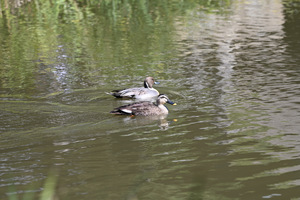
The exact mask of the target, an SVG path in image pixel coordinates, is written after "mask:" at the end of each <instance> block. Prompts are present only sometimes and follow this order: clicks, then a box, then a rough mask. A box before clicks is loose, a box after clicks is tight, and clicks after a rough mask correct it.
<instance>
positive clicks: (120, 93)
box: [110, 88, 146, 98]
mask: <svg viewBox="0 0 300 200" xmlns="http://www.w3.org/2000/svg"><path fill="white" fill-rule="evenodd" d="M110 94H111V95H113V96H115V97H117V98H124V97H125V98H126V97H127V98H135V97H136V96H139V95H143V94H146V91H145V88H129V89H124V90H114V91H112V92H111V93H110Z"/></svg>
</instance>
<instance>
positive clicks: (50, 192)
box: [8, 173, 57, 200]
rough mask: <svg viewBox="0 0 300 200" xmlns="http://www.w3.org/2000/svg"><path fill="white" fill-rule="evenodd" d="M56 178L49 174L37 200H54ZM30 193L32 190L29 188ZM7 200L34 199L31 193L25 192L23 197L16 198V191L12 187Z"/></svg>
mask: <svg viewBox="0 0 300 200" xmlns="http://www.w3.org/2000/svg"><path fill="white" fill-rule="evenodd" d="M56 179H57V178H56V176H55V175H54V174H52V173H51V174H50V175H49V176H48V177H47V179H46V180H45V183H44V187H43V191H42V193H41V195H40V198H39V200H54V199H55V187H56V184H57V180H56ZM30 190H31V191H32V188H30ZM8 197H9V200H18V199H22V200H32V199H35V198H34V193H33V192H27V193H25V195H24V196H23V198H18V195H17V192H16V189H15V188H14V187H12V188H11V191H10V194H8Z"/></svg>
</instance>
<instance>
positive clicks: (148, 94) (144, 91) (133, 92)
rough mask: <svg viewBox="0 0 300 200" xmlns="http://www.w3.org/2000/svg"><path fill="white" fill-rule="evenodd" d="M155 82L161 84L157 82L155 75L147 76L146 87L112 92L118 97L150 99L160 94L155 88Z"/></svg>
mask: <svg viewBox="0 0 300 200" xmlns="http://www.w3.org/2000/svg"><path fill="white" fill-rule="evenodd" d="M154 84H159V82H155V81H154V78H153V77H147V78H146V79H145V81H144V87H140V88H128V89H123V90H113V91H112V92H111V93H110V94H111V95H113V96H114V97H117V98H134V99H138V100H149V99H151V98H155V97H157V96H158V95H159V92H158V91H157V90H156V89H154V88H153V85H154Z"/></svg>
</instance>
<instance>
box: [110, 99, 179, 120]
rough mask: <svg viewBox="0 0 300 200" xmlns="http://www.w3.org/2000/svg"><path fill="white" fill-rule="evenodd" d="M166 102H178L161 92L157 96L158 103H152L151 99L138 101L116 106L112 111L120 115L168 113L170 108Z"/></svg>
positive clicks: (172, 103)
mask: <svg viewBox="0 0 300 200" xmlns="http://www.w3.org/2000/svg"><path fill="white" fill-rule="evenodd" d="M165 103H169V104H171V105H176V103H174V102H172V101H170V99H169V98H168V97H167V96H166V95H164V94H160V95H159V96H158V97H157V100H156V103H152V102H150V101H141V102H136V103H132V104H128V105H125V106H121V107H118V108H115V109H114V110H113V111H111V112H110V113H112V114H118V115H141V116H151V115H152V116H153V115H167V114H168V113H169V111H168V108H167V107H166V106H165V105H164V104H165Z"/></svg>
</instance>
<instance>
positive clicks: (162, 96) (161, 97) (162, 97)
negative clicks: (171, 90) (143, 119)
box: [157, 94, 177, 106]
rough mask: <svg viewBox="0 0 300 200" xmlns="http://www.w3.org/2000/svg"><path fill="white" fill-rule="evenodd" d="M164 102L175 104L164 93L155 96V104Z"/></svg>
mask: <svg viewBox="0 0 300 200" xmlns="http://www.w3.org/2000/svg"><path fill="white" fill-rule="evenodd" d="M165 103H169V104H171V105H174V106H175V105H177V104H176V103H174V102H173V101H171V100H170V99H169V98H168V97H167V95H165V94H160V95H159V96H158V97H157V104H158V105H159V104H165Z"/></svg>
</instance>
